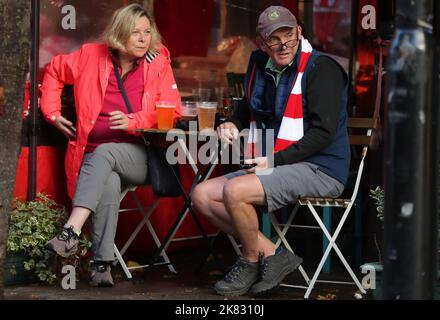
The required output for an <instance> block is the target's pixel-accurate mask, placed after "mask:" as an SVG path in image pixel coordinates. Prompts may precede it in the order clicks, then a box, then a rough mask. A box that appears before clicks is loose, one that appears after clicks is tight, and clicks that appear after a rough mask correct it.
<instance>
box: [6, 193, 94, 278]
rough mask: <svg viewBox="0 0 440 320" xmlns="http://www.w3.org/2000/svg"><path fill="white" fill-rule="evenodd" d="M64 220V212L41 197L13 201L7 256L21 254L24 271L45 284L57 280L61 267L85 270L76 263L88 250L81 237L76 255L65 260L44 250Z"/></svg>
mask: <svg viewBox="0 0 440 320" xmlns="http://www.w3.org/2000/svg"><path fill="white" fill-rule="evenodd" d="M67 217H68V215H67V211H66V210H65V208H64V207H63V206H60V205H59V204H57V203H56V202H55V201H53V200H52V199H50V198H49V197H48V196H47V195H45V194H41V193H40V194H38V195H37V198H36V199H35V201H28V202H23V201H21V200H19V199H16V200H15V205H14V209H13V210H12V213H11V217H10V219H11V220H10V224H9V225H10V227H9V236H8V240H7V251H8V253H22V254H24V255H25V256H26V260H25V262H24V268H25V269H26V270H29V271H34V272H35V273H36V275H37V276H38V278H39V279H40V280H41V281H44V282H48V283H53V282H54V281H55V280H56V279H57V275H58V274H59V273H60V270H61V269H62V266H63V265H72V266H74V267H75V268H79V269H84V268H87V267H86V264H85V263H84V262H82V261H81V260H83V259H80V258H81V257H82V256H84V255H85V254H86V253H87V251H88V249H89V248H90V241H89V240H88V238H87V237H86V236H85V235H84V234H82V235H81V239H80V245H79V248H80V249H79V250H78V253H77V254H76V255H73V256H71V257H69V258H62V257H60V256H58V255H57V254H55V253H53V252H52V251H51V250H48V249H46V248H45V245H46V243H47V241H49V240H50V239H52V238H53V237H55V236H56V235H57V234H58V232H60V230H61V229H62V227H63V225H64V223H65V222H66V221H67ZM79 271H81V270H79Z"/></svg>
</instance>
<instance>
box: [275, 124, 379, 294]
mask: <svg viewBox="0 0 440 320" xmlns="http://www.w3.org/2000/svg"><path fill="white" fill-rule="evenodd" d="M374 127H375V120H374V119H373V118H350V119H349V120H348V128H349V130H350V131H351V132H350V135H349V139H350V145H351V146H363V149H362V154H361V158H360V163H359V166H358V169H357V176H356V182H355V184H354V189H353V193H352V195H351V197H350V198H349V199H344V198H337V199H327V198H325V199H324V198H310V197H306V198H300V199H298V201H297V202H296V204H295V207H294V209H293V211H292V212H291V214H290V216H289V217H288V219H287V222H286V223H285V224H280V223H279V222H278V220H277V218H276V217H275V215H274V213H273V212H269V213H268V215H269V219H270V221H271V224H272V226H273V228H274V230H275V232H276V233H277V235H278V240H277V242H276V245H277V246H279V245H280V244H281V243H283V244H284V245H285V247H286V248H287V249H289V250H291V251H292V252H293V250H292V248H291V246H290V245H289V243H288V241H287V240H286V237H285V236H286V233H287V231H288V229H289V228H290V227H302V228H308V229H311V228H313V229H320V230H322V232H323V233H324V235H325V237H326V238H327V239H328V246H327V249H326V250H325V252H324V255H323V257H322V259H321V261H320V263H319V265H318V267H317V268H316V270H315V272H314V275H313V277H312V279H311V280H310V278H309V277H308V275H307V273H306V272H305V270H304V268H303V267H302V266H300V267H299V268H298V269H299V271H300V272H301V274H302V276H303V278H304V280H305V281H306V283H307V286H306V287H304V286H298V285H291V284H285V283H283V284H282V285H283V286H287V287H295V288H303V289H307V290H306V293H305V295H304V298H305V299H308V298H309V296H310V293H311V291H312V289H313V287H314V286H315V283H316V282H326V283H337V284H347V282H336V281H322V280H321V281H320V280H318V276H319V275H320V273H321V271H322V268H323V266H324V263H325V262H326V260H327V258H328V257H329V254H330V252H331V250H332V249H334V250H335V252H336V253H337V255H338V256H339V258H340V259H341V261H342V263H343V265H344V267H345V269H346V270H347V271H348V273H349V274H350V276H351V278H352V279H353V281H354V282H349V283H350V284H353V283H354V284H356V286H357V287H358V288H359V290H360V291H361V292H362V293H363V294H365V293H366V291H365V289H364V288H363V287H362V285H361V283H360V282H359V280H358V279H357V277H356V275H355V274H354V272H353V270H352V268H351V267H350V266H349V264H348V263H347V260H346V259H345V257H344V255H343V254H342V252H341V251H340V249H339V247H338V245H337V244H336V239H337V237H338V235H339V233H340V232H341V230H342V228H343V226H344V223H345V221H346V220H347V217H348V214H349V213H350V211H351V209H352V207H353V204H354V203H355V200H356V196H357V194H358V191H359V186H360V182H361V178H362V172H363V169H364V160H365V157H366V155H367V151H368V147H369V145H370V142H371V137H372V132H373V129H374ZM359 131H365V133H364V134H360V133H358V132H359ZM300 206H306V207H307V208H308V209H309V211H310V212H311V214H312V215H313V217H314V218H315V220H316V222H317V223H318V226H297V225H292V220H293V218H294V217H295V215H296V213H297V212H298V209H299V207H300ZM315 207H322V208H326V207H330V208H344V209H345V210H344V212H343V213H342V216H341V219H340V221H339V224H338V225H337V227H336V230H335V231H334V233H333V235H332V234H330V231H329V230H328V229H327V227H326V226H325V224H324V223H323V221H322V219H321V218H320V216H319V214H318V213H317V212H316V209H315ZM335 211H336V212H335ZM331 212H332V214H337V210H331Z"/></svg>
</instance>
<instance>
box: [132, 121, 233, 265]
mask: <svg viewBox="0 0 440 320" xmlns="http://www.w3.org/2000/svg"><path fill="white" fill-rule="evenodd" d="M138 131H139V132H140V133H141V134H142V135H143V137H144V139H145V141H146V143H147V144H152V145H156V146H160V147H161V148H159V149H160V150H161V151H162V153H163V159H164V161H166V148H164V147H163V144H164V142H166V145H170V144H173V143H176V142H177V143H178V147H179V148H180V151H181V152H183V154H184V156H185V158H186V159H187V161H188V163H189V164H190V165H191V167H192V169H193V171H194V174H195V176H194V180H193V182H192V185H191V188H190V190H189V192H188V193H186V191H185V189H184V187H183V184H182V181H181V179H180V175H179V174H177V173H176V172H175V171H174V170H172V171H173V173H174V178H175V182H176V184H177V185H178V187H179V189H180V196H181V197H182V198H183V199H184V206H183V208H182V209H181V210H180V211H179V214H178V215H177V217H176V219H175V221H174V223H173V224H172V226H171V228H170V229H169V231H168V233H167V235H166V237H165V238H164V240H163V241H162V244H161V246H160V247H159V248H158V249H157V250H156V252H155V254H154V256H153V258H152V259H151V260H150V262H149V264H148V265H149V266H152V265H154V263H155V262H156V261H157V259H158V258H159V256H160V255H161V254H162V252H164V251H165V250H166V249H167V247H168V246H169V245H170V243H171V242H172V241H177V240H178V239H174V235H175V234H176V232H177V230H178V229H179V227H180V225H181V224H182V222H183V221H184V219H185V217H186V215H187V214H188V213H190V214H191V216H192V218H193V220H194V222H195V223H196V225H197V228H198V229H199V231H200V233H201V236H202V237H203V239H204V240H205V241H206V244H207V246H208V250H209V253H210V254H212V255H213V257H214V261H215V263H216V264H217V266H218V267H219V268H220V269H221V270H224V267H223V265H222V263H221V261H220V260H219V259H218V257H217V255H216V254H215V252H214V250H213V245H212V242H211V241H210V239H209V236H208V235H207V233H206V232H205V230H204V228H203V226H202V223H201V222H200V219H199V217H198V216H197V214H196V213H195V212H194V210H193V208H192V206H191V194H192V193H193V191H194V188H195V187H196V186H197V184H199V183H200V182H203V181H206V180H207V179H209V177H210V176H211V174H212V172H213V170H214V169H215V166H216V164H217V160H218V159H219V155H220V152H221V148H220V146H219V148H217V149H216V150H215V152H213V153H212V154H210V155H209V162H208V163H206V164H199V166H197V164H196V163H197V162H196V161H194V159H193V156H192V155H191V153H190V151H191V150H190V149H191V147H190V148H189V149H188V147H187V143H186V141H190V140H189V139H197V140H198V136H199V132H198V131H183V130H180V129H169V130H168V129H141V130H138ZM167 134H171V135H172V136H173V137H175V138H177V140H176V139H175V140H174V141H166V137H167ZM212 134H214V135H216V133H215V131H212ZM197 140H196V141H197ZM196 146H197V143H196ZM197 150H198V147H197ZM166 162H167V164H168V165H169V166H170V167H171V169H173V165H172V164H170V163H169V162H168V161H166ZM197 238H198V237H197ZM188 239H194V238H187V239H185V240H188ZM198 271H200V268H198V269H197V270H196V272H198Z"/></svg>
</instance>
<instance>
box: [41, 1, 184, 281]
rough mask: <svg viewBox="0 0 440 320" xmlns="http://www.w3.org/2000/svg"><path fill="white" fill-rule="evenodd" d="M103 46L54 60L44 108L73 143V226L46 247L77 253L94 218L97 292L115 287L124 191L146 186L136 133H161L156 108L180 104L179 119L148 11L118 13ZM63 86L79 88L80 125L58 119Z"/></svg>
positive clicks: (68, 161)
mask: <svg viewBox="0 0 440 320" xmlns="http://www.w3.org/2000/svg"><path fill="white" fill-rule="evenodd" d="M104 42H105V43H104V44H85V45H84V46H82V47H81V49H80V50H78V51H75V52H73V53H71V54H68V55H60V56H57V57H55V58H54V59H53V60H52V61H51V63H50V64H49V66H48V67H47V70H46V73H45V77H44V81H43V86H42V92H43V95H42V101H41V104H42V106H41V108H42V111H43V113H44V116H45V117H46V119H47V120H48V121H49V122H51V123H53V124H54V125H55V127H57V128H58V129H59V130H60V131H61V132H62V133H63V134H64V135H65V136H67V137H68V138H69V143H68V148H67V151H66V158H65V166H66V174H67V184H68V192H69V195H70V196H71V197H72V196H73V202H72V205H73V210H72V213H71V215H70V218H69V220H68V221H67V223H66V225H65V226H64V228H63V230H62V231H61V233H60V234H59V235H57V236H56V237H55V238H53V239H52V240H51V241H49V242H48V244H47V246H48V247H49V248H51V249H52V250H54V251H55V252H57V253H58V254H60V255H62V256H70V255H71V254H73V253H75V252H76V250H77V247H78V236H79V234H80V232H81V229H82V227H83V225H84V223H85V221H86V220H87V218H88V217H89V215H90V214H92V240H93V241H92V249H93V260H94V265H93V271H92V279H91V282H90V284H91V285H92V286H112V285H113V279H112V277H111V273H110V262H112V261H113V260H114V251H113V243H114V238H115V233H116V226H117V218H118V211H119V201H120V195H121V189H122V188H124V186H128V185H142V184H145V182H146V180H147V165H146V164H147V155H146V151H145V146H144V145H143V141H142V138H141V137H140V136H139V134H137V133H136V132H135V131H134V130H135V129H140V128H151V127H154V126H156V124H157V121H156V111H155V102H156V101H160V100H164V101H172V102H175V104H176V106H177V107H176V109H175V110H176V111H175V114H174V117H175V118H177V117H179V116H180V95H179V92H178V90H177V86H176V82H175V80H174V76H173V72H172V70H171V65H170V56H169V52H168V50H167V49H166V48H165V47H164V46H163V45H161V43H160V34H159V32H158V30H157V27H156V25H155V23H154V21H153V19H152V17H151V16H150V15H149V13H148V12H147V11H145V9H144V8H143V7H142V6H140V5H137V4H132V5H129V6H126V7H123V8H120V9H118V10H117V11H116V12H115V14H114V15H113V17H112V20H111V22H110V23H109V25H108V26H107V28H106V30H105V32H104ZM115 67H116V68H115ZM118 75H119V77H120V79H121V80H122V85H123V87H124V91H125V93H126V97H127V100H128V104H129V106H130V108H127V106H126V105H127V104H126V102H125V101H124V97H123V95H122V93H121V90H120V89H119V86H118ZM65 84H73V85H74V96H75V106H76V113H77V119H78V120H77V123H76V124H73V123H72V122H71V121H69V120H67V119H66V118H64V117H63V116H62V115H61V112H60V111H61V98H60V96H61V91H62V89H63V86H64V85H65ZM130 109H131V111H130Z"/></svg>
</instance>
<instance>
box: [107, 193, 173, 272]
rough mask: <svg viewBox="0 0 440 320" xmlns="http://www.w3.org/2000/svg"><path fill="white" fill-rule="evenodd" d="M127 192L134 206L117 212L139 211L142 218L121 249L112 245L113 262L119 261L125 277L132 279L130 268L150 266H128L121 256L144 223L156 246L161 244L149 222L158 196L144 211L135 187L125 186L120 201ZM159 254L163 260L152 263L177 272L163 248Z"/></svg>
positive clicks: (157, 201)
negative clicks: (114, 257) (114, 258)
mask: <svg viewBox="0 0 440 320" xmlns="http://www.w3.org/2000/svg"><path fill="white" fill-rule="evenodd" d="M127 193H130V195H131V196H132V198H133V200H134V202H135V203H136V207H135V208H127V209H120V210H119V213H126V212H134V211H139V212H140V213H141V214H142V216H143V218H142V220H141V221H140V222H139V224H138V225H137V227H136V228H135V229H134V230H133V232H132V234H131V235H130V237H129V238H128V240H127V241H126V242H125V244H124V246H123V247H122V249H121V251H119V250H118V247H117V246H116V244H115V245H114V250H115V255H116V258H117V260H116V261H115V262H114V265H116V264H117V263H118V262H119V263H120V264H121V267H122V270H124V273H125V275H126V277H127V279H132V275H131V272H130V270H134V269H141V268H147V267H149V266H150V265H149V264H147V265H140V266H135V267H128V266H127V264H126V263H125V261H124V258H123V255H124V253H125V252H126V251H127V249H128V248H129V247H130V245H131V243H132V242H133V240H134V239H135V238H136V237H137V235H138V234H139V232H140V231H141V229H142V228H143V226H144V225H145V226H146V227H147V229H148V231H149V232H150V234H151V237H152V238H153V240H154V242H155V244H156V246H157V247H158V248H159V247H160V246H161V245H162V243H161V242H160V240H159V238H158V237H157V234H156V231H155V230H154V228H153V226H152V225H151V222H150V220H149V219H150V216H151V214H152V213H153V212H154V210H156V208H157V206H158V204H159V201H160V198H159V197H157V198H155V200H154V201H153V203H152V204H151V206H150V207H148V211H147V212H145V209H146V208H144V206H143V205H142V203H141V201H140V200H139V197H138V196H137V194H136V187H128V188H126V189H125V190H124V191H123V192H122V194H121V199H120V201H122V199H124V197H125V196H126V195H127ZM160 256H161V257H162V259H163V262H157V263H154V265H167V266H168V269H169V270H170V272H172V273H176V274H177V271H176V270H175V269H174V266H173V265H172V263H171V261H170V259H169V258H168V255H167V253H166V252H165V250H163V251H162V252H161V253H160Z"/></svg>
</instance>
